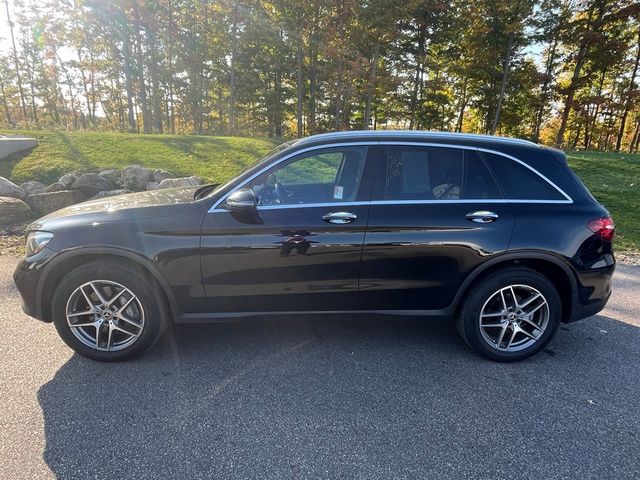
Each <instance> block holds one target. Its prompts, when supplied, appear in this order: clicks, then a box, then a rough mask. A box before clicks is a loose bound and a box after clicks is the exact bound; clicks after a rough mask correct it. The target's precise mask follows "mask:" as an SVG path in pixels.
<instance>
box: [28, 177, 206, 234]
mask: <svg viewBox="0 0 640 480" xmlns="http://www.w3.org/2000/svg"><path fill="white" fill-rule="evenodd" d="M198 188H199V187H182V188H167V189H161V190H150V191H148V192H139V193H128V194H125V195H117V196H114V197H107V198H101V199H97V200H89V201H87V202H83V203H78V204H76V205H71V206H69V207H65V208H62V209H60V210H57V211H55V212H53V213H50V214H48V215H46V216H44V217H42V218H40V219H39V220H36V221H35V222H33V223H32V224H31V225H30V226H29V228H28V229H29V230H47V229H50V228H51V227H55V226H61V225H64V224H68V223H85V222H100V223H106V222H117V221H122V220H139V219H142V218H153V217H162V216H168V215H171V214H172V213H173V211H174V209H172V208H170V207H171V206H172V205H179V204H184V203H191V202H193V194H194V192H195V191H196V190H197V189H198Z"/></svg>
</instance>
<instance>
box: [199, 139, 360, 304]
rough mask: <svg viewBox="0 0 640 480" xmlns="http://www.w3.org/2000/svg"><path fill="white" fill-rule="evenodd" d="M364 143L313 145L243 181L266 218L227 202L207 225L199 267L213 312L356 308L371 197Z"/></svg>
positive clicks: (259, 212) (207, 219) (203, 232)
mask: <svg viewBox="0 0 640 480" xmlns="http://www.w3.org/2000/svg"><path fill="white" fill-rule="evenodd" d="M367 149H368V147H367V146H364V145H352V146H345V147H333V148H326V147H325V148H316V149H312V150H309V151H306V152H304V153H300V154H298V155H294V156H293V157H291V158H286V159H284V160H282V161H280V162H279V163H278V164H277V165H274V166H271V167H268V168H267V169H266V171H263V172H261V173H260V174H258V175H257V176H256V177H255V178H253V179H251V180H249V181H248V182H247V183H246V184H245V185H243V186H244V187H250V188H251V189H252V190H253V193H254V194H255V197H256V199H257V209H258V215H259V217H260V219H259V220H260V222H261V223H245V221H243V220H242V219H238V218H236V216H234V214H233V213H231V212H230V211H228V210H227V209H226V208H225V204H224V202H223V203H222V204H221V205H220V206H219V207H218V208H216V209H215V210H214V211H213V212H210V213H209V214H207V216H206V218H205V220H204V223H203V228H202V245H201V252H202V255H201V267H202V276H203V282H204V287H205V291H206V295H207V300H208V303H209V307H210V309H211V311H212V312H214V313H233V312H237V313H244V312H273V311H278V312H283V311H289V312H296V311H314V310H352V309H357V308H358V307H359V304H358V279H359V273H360V272H359V268H360V258H361V255H362V246H363V242H364V233H365V228H366V220H367V216H368V210H369V199H370V196H371V186H372V184H371V182H363V181H362V179H363V172H364V166H365V158H366V155H367Z"/></svg>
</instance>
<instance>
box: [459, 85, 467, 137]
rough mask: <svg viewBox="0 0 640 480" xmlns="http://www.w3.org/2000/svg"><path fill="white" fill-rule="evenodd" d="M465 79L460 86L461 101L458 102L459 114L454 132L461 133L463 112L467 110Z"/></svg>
mask: <svg viewBox="0 0 640 480" xmlns="http://www.w3.org/2000/svg"><path fill="white" fill-rule="evenodd" d="M468 101H469V99H468V98H467V79H466V78H465V79H464V83H463V84H462V99H461V100H460V113H459V114H458V121H457V122H456V132H462V122H463V121H464V111H465V109H466V108H467V102H468Z"/></svg>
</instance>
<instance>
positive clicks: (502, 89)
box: [490, 33, 514, 135]
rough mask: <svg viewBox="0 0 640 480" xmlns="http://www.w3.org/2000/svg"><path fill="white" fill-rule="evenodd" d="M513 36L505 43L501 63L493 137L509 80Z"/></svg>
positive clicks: (492, 128) (492, 125)
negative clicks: (505, 47)
mask: <svg viewBox="0 0 640 480" xmlns="http://www.w3.org/2000/svg"><path fill="white" fill-rule="evenodd" d="M513 42H514V34H513V33H512V34H511V35H509V42H508V43H507V51H506V52H505V54H504V61H503V62H502V80H501V82H500V93H499V94H498V104H497V105H496V112H495V115H494V117H493V123H492V124H491V131H490V133H491V135H495V133H496V129H497V128H498V122H499V121H500V111H501V110H502V102H503V100H504V92H505V90H506V88H507V81H508V79H509V68H510V67H511V55H512V50H513Z"/></svg>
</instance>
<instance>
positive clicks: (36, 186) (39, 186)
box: [20, 180, 47, 195]
mask: <svg viewBox="0 0 640 480" xmlns="http://www.w3.org/2000/svg"><path fill="white" fill-rule="evenodd" d="M20 187H21V188H22V189H23V190H24V191H25V192H27V195H32V194H34V193H42V192H44V190H45V189H46V188H47V186H46V185H45V184H44V183H42V182H36V181H34V180H29V181H28V182H24V183H21V184H20Z"/></svg>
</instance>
